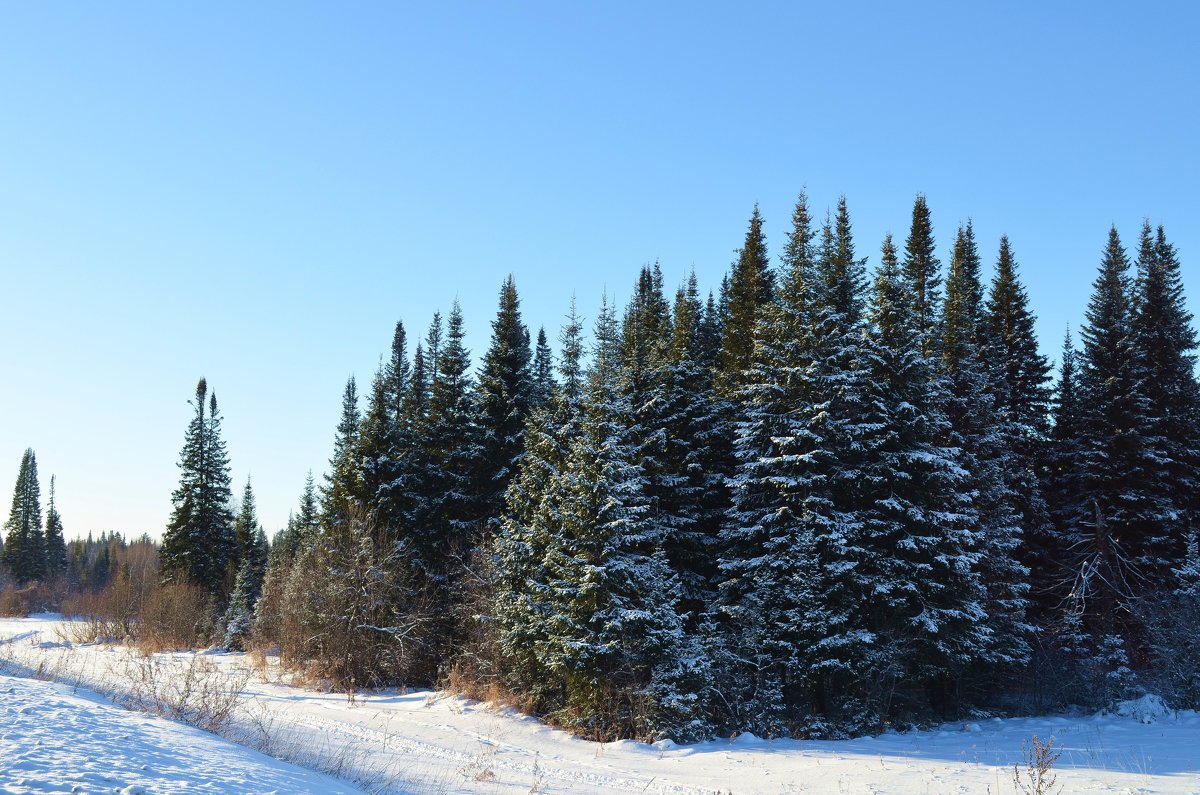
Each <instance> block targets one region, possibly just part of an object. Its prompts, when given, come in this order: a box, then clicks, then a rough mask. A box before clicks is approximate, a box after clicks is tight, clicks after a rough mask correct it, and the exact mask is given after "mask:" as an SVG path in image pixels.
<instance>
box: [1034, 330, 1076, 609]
mask: <svg viewBox="0 0 1200 795" xmlns="http://www.w3.org/2000/svg"><path fill="white" fill-rule="evenodd" d="M1078 356H1079V354H1078V353H1077V352H1076V350H1075V344H1074V342H1073V341H1072V339H1071V332H1070V331H1069V330H1068V331H1067V333H1066V336H1065V337H1064V339H1063V350H1062V356H1061V358H1060V360H1059V374H1058V383H1057V384H1056V385H1055V389H1054V395H1053V403H1052V408H1051V416H1052V420H1053V425H1052V428H1051V431H1050V440H1049V442H1048V443H1047V448H1046V454H1045V464H1044V468H1043V473H1044V475H1043V477H1044V482H1045V492H1046V500H1047V507H1048V508H1049V511H1050V518H1051V521H1052V523H1053V534H1052V536H1051V537H1050V538H1048V539H1047V540H1046V543H1045V546H1044V548H1042V547H1039V548H1038V549H1037V550H1036V554H1038V556H1039V557H1040V558H1041V559H1042V560H1043V561H1044V565H1043V566H1041V567H1037V568H1034V569H1033V571H1032V583H1033V587H1034V598H1035V602H1036V603H1037V604H1039V605H1041V606H1042V607H1044V608H1047V609H1048V608H1049V607H1050V606H1054V605H1058V604H1060V603H1061V602H1062V600H1063V599H1064V598H1065V597H1066V595H1067V591H1068V590H1069V589H1070V586H1071V580H1072V579H1073V577H1074V571H1073V569H1072V566H1071V561H1070V559H1069V557H1070V556H1069V554H1068V550H1069V549H1070V548H1071V547H1072V546H1074V545H1076V544H1078V543H1080V541H1081V535H1080V529H1079V528H1081V527H1082V526H1083V523H1084V521H1085V519H1086V514H1085V510H1086V507H1087V506H1086V503H1085V497H1086V494H1085V487H1084V479H1083V476H1084V473H1083V470H1082V468H1081V467H1080V462H1081V461H1082V460H1083V455H1084V438H1083V413H1084V406H1083V396H1082V394H1081V392H1080V384H1079V377H1080V376H1079V366H1078Z"/></svg>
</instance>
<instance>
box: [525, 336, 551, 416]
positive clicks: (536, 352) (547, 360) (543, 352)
mask: <svg viewBox="0 0 1200 795" xmlns="http://www.w3.org/2000/svg"><path fill="white" fill-rule="evenodd" d="M532 376H533V392H532V400H531V403H532V405H531V408H539V407H541V406H545V405H546V404H547V403H549V402H550V396H551V395H552V394H554V389H555V387H556V386H557V384H556V382H555V380H554V354H553V352H551V350H550V343H549V342H548V341H547V340H546V329H544V328H539V329H538V334H537V345H536V346H534V349H533V372H532Z"/></svg>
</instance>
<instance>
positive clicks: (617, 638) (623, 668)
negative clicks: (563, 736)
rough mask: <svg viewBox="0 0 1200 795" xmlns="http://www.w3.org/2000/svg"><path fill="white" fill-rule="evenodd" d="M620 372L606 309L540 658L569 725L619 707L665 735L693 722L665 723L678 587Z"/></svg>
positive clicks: (567, 483)
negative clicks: (644, 717)
mask: <svg viewBox="0 0 1200 795" xmlns="http://www.w3.org/2000/svg"><path fill="white" fill-rule="evenodd" d="M620 369H621V362H620V337H619V334H618V332H617V328H616V323H615V320H614V319H613V318H612V316H611V314H608V313H607V312H603V311H602V313H601V317H600V319H599V321H598V323H597V332H596V347H595V351H594V354H593V360H592V368H591V371H590V374H589V386H588V397H589V401H588V407H587V411H586V412H585V413H584V416H583V419H582V425H581V429H580V434H579V435H578V436H577V437H576V438H575V439H574V440H573V442H572V444H571V446H570V448H569V450H568V454H567V459H566V464H565V470H564V473H563V477H562V478H561V479H560V481H559V488H560V489H561V492H560V493H561V495H562V496H561V498H560V502H559V504H560V505H561V506H562V514H561V518H560V522H559V535H560V537H561V541H560V543H559V545H557V546H556V548H554V549H552V550H551V556H550V559H549V560H548V564H547V574H548V581H547V583H546V590H547V596H548V601H549V606H550V610H549V611H548V620H549V621H550V632H548V633H547V635H546V637H545V638H544V639H543V640H541V641H540V642H539V643H537V644H535V650H536V652H537V654H538V655H539V657H540V658H541V660H542V661H543V664H544V665H546V667H547V669H548V670H549V671H550V672H551V673H552V674H554V675H556V676H557V677H559V678H560V680H561V682H562V687H563V692H564V695H565V697H564V702H565V703H564V707H565V710H566V711H567V714H566V718H567V720H571V718H572V717H574V716H579V717H581V718H584V719H585V721H586V722H585V723H584V724H583V725H584V726H586V725H587V724H588V723H590V722H591V721H590V718H591V716H592V715H595V714H597V713H599V712H600V711H601V710H605V709H612V708H613V707H612V706H610V705H611V704H612V703H613V701H614V699H615V700H616V701H617V705H616V708H617V709H618V710H619V711H620V713H624V714H619V716H618V720H619V721H620V722H621V723H622V724H624V725H625V727H627V728H626V730H627V731H628V730H632V731H634V732H639V731H640V732H643V733H658V732H660V731H662V730H663V728H664V726H665V725H667V724H670V725H671V726H672V727H674V726H675V725H678V723H679V722H680V721H682V720H685V718H684V716H679V715H667V714H664V713H667V712H670V711H671V710H672V708H673V707H674V706H675V704H676V701H677V700H678V698H679V696H680V694H679V693H677V692H672V691H671V688H670V684H669V680H670V679H671V678H672V677H674V676H675V675H676V672H677V669H678V668H679V666H680V662H681V660H680V658H681V656H682V655H681V654H680V651H681V648H682V642H683V636H682V628H681V626H680V623H679V618H678V615H677V614H676V612H675V602H676V600H677V599H678V583H677V581H676V580H675V578H673V577H672V576H671V571H670V569H669V567H668V566H667V563H666V560H665V558H664V556H663V554H662V551H661V542H662V539H661V538H660V537H658V535H657V530H656V525H655V523H653V522H651V521H649V520H650V517H649V516H648V510H649V506H648V501H647V499H646V497H645V479H644V478H643V477H642V475H641V472H640V468H639V467H638V466H637V465H636V463H635V462H634V460H633V457H634V456H633V451H632V450H631V448H630V447H629V445H628V443H627V441H626V435H625V431H624V429H623V427H622V426H623V419H624V417H626V416H628V414H629V406H628V403H627V402H626V400H625V398H624V397H623V396H622V394H621V390H620V389H619V378H620ZM645 700H650V701H651V702H652V707H651V710H650V712H651V715H650V721H649V722H648V723H649V725H645V724H643V725H637V724H638V722H639V719H640V717H641V716H639V715H638V714H636V712H635V711H634V710H632V706H633V704H634V703H637V702H638V701H645ZM622 702H624V703H622Z"/></svg>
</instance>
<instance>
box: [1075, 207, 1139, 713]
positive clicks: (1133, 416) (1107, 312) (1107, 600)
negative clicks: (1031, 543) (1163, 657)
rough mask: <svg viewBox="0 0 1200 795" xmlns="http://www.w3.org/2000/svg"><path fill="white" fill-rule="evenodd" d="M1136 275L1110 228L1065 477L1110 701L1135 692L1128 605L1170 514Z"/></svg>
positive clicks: (1080, 588)
mask: <svg viewBox="0 0 1200 795" xmlns="http://www.w3.org/2000/svg"><path fill="white" fill-rule="evenodd" d="M1128 272H1129V261H1128V258H1127V256H1126V253H1125V248H1124V246H1122V244H1121V239H1120V236H1119V235H1118V234H1117V230H1116V229H1115V228H1112V229H1110V231H1109V235H1108V244H1107V245H1106V247H1105V250H1104V255H1103V258H1102V260H1101V264H1100V269H1099V274H1098V275H1097V277H1096V280H1095V282H1094V285H1093V293H1092V297H1091V299H1090V301H1089V303H1088V308H1087V315H1086V318H1087V322H1086V324H1085V325H1084V327H1083V329H1082V334H1081V336H1082V340H1083V351H1082V355H1081V357H1080V363H1081V367H1080V374H1079V383H1078V391H1079V393H1080V399H1079V405H1080V407H1081V410H1080V416H1079V434H1078V437H1079V446H1078V451H1079V456H1078V458H1077V459H1076V460H1075V461H1074V462H1073V463H1072V464H1071V466H1070V469H1071V471H1070V472H1069V473H1065V474H1064V476H1063V479H1064V480H1065V481H1066V482H1071V483H1074V484H1076V485H1077V487H1078V491H1077V492H1076V496H1075V498H1074V500H1072V502H1073V503H1074V505H1073V506H1069V507H1068V509H1067V511H1066V519H1067V521H1068V524H1067V526H1066V527H1064V528H1063V529H1062V532H1063V533H1064V535H1065V536H1066V539H1067V540H1068V542H1069V543H1070V548H1069V552H1070V558H1069V560H1068V561H1067V563H1068V566H1069V572H1070V573H1071V574H1072V580H1071V582H1070V583H1068V584H1065V588H1066V589H1067V592H1068V593H1069V594H1070V596H1071V597H1072V599H1071V603H1070V605H1069V607H1068V609H1069V610H1070V611H1071V613H1072V614H1073V616H1074V619H1073V620H1076V621H1077V622H1078V623H1079V625H1080V627H1081V629H1082V632H1083V633H1085V634H1086V636H1087V637H1088V643H1087V644H1086V647H1085V648H1081V649H1080V652H1081V653H1082V652H1086V653H1087V654H1088V655H1090V659H1086V658H1085V659H1083V660H1082V664H1083V665H1084V668H1085V670H1086V669H1088V668H1091V669H1095V670H1097V671H1098V672H1099V673H1100V675H1101V680H1102V681H1103V682H1104V684H1103V685H1101V686H1098V687H1099V692H1100V693H1101V695H1103V697H1105V698H1109V697H1118V696H1119V697H1124V696H1123V695H1122V693H1124V692H1125V691H1126V690H1127V689H1128V684H1127V683H1128V678H1129V675H1128V674H1129V665H1128V663H1129V660H1128V656H1127V655H1128V648H1129V646H1128V640H1129V639H1130V638H1131V637H1132V633H1135V632H1136V628H1135V627H1134V626H1133V622H1132V621H1131V620H1130V617H1131V615H1132V614H1131V612H1130V611H1129V609H1128V608H1129V607H1130V606H1131V605H1132V603H1133V600H1135V599H1136V598H1137V597H1138V596H1139V595H1140V591H1141V590H1142V583H1144V582H1146V580H1145V577H1146V575H1147V574H1148V572H1146V571H1145V570H1144V569H1143V566H1144V565H1145V563H1146V562H1147V560H1148V553H1149V552H1150V550H1151V544H1150V543H1149V542H1150V541H1151V539H1153V538H1154V535H1155V532H1156V523H1157V519H1158V518H1159V517H1160V516H1161V508H1162V504H1161V501H1160V500H1159V499H1158V495H1156V494H1155V493H1154V490H1153V489H1152V488H1151V487H1150V481H1151V480H1152V477H1153V473H1154V469H1155V467H1156V463H1155V456H1156V455H1157V452H1156V451H1155V450H1154V447H1153V441H1154V440H1153V438H1152V436H1151V433H1152V427H1151V425H1150V424H1149V422H1148V416H1147V414H1148V403H1147V400H1146V396H1145V392H1144V389H1145V383H1144V374H1143V373H1142V372H1141V370H1140V368H1139V366H1138V361H1137V357H1136V349H1135V348H1134V346H1133V334H1132V313H1131V306H1130V303H1131V286H1132V285H1131V284H1130V280H1129V273H1128Z"/></svg>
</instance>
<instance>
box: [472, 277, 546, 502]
mask: <svg viewBox="0 0 1200 795" xmlns="http://www.w3.org/2000/svg"><path fill="white" fill-rule="evenodd" d="M539 342H540V343H541V344H543V345H544V343H545V336H544V335H543V336H542V338H541V339H540V340H539ZM531 356H532V354H531V352H530V349H529V330H528V329H527V328H526V327H525V324H524V323H523V322H522V321H521V307H520V299H519V298H518V297H517V286H516V283H515V282H514V281H513V278H512V276H511V275H510V276H509V277H508V278H507V279H505V281H504V284H503V285H501V287H500V307H499V309H498V311H497V313H496V319H495V320H493V321H492V342H491V345H490V346H489V348H488V351H487V353H486V354H485V355H484V358H483V368H482V370H481V372H480V375H479V385H478V387H477V393H476V403H477V408H478V415H477V416H478V426H479V443H480V445H481V451H480V453H481V457H480V461H479V471H478V489H479V495H480V503H479V510H480V511H481V512H482V515H483V517H484V521H486V522H488V523H489V524H492V523H496V522H498V521H499V517H500V515H501V513H502V511H503V503H504V493H505V490H507V488H508V484H509V482H510V481H511V480H512V478H513V477H514V476H515V475H516V472H517V465H518V463H519V461H520V458H521V455H522V454H523V453H524V449H525V422H526V420H527V419H528V417H529V411H530V408H531V406H532V405H533V402H534V400H535V395H534V389H535V386H534V380H533V373H532V372H531V370H530V363H531ZM542 366H543V367H545V366H546V365H545V364H543V365H542ZM543 375H544V373H543Z"/></svg>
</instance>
